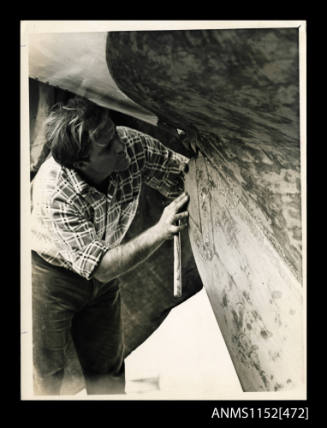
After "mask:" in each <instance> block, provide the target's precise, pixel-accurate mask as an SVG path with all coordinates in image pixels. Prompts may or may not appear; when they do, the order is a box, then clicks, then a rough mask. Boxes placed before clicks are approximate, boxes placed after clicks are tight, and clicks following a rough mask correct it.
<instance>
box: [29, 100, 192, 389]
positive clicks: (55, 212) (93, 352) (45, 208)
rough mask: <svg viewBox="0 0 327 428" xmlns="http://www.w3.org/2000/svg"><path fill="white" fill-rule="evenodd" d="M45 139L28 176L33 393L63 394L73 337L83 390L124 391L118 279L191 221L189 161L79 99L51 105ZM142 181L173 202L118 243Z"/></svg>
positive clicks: (127, 225) (129, 223)
mask: <svg viewBox="0 0 327 428" xmlns="http://www.w3.org/2000/svg"><path fill="white" fill-rule="evenodd" d="M46 138H47V141H48V143H49V144H50V145H51V157H49V159H47V160H46V161H45V162H44V163H43V164H42V165H41V167H40V169H39V171H38V173H37V174H36V176H35V178H34V180H33V183H32V234H31V235H32V241H31V242H32V284H33V360H34V368H35V369H34V380H35V382H34V385H35V386H34V388H35V393H36V394H48V395H52V394H59V393H60V387H61V383H62V379H63V375H64V366H65V351H66V348H67V344H68V339H69V335H70V334H71V335H72V339H73V342H74V345H75V348H76V351H77V354H78V357H79V360H80V363H81V367H82V370H83V373H84V377H85V383H86V390H87V393H88V394H112V393H124V388H125V373H124V342H123V336H122V325H121V313H120V294H119V282H118V279H117V278H118V277H119V276H120V275H122V274H124V273H125V272H128V271H129V270H131V269H133V268H134V267H135V266H137V265H138V264H139V263H141V262H142V261H144V260H146V259H147V258H148V257H149V256H150V255H151V254H153V252H154V251H156V250H157V249H158V248H159V247H160V245H161V244H163V242H164V241H165V240H167V239H171V238H172V237H173V236H174V234H176V233H178V232H179V231H180V230H182V229H183V228H185V227H186V226H187V216H188V213H187V211H185V209H184V211H181V210H182V208H183V207H184V206H185V205H186V203H187V202H188V195H186V194H185V193H182V194H180V193H181V192H182V190H183V179H182V177H183V174H182V172H183V170H184V168H185V166H186V164H187V162H188V159H187V158H186V157H184V156H182V155H180V154H177V153H175V152H173V151H171V150H169V149H167V148H166V147H165V146H163V145H162V144H161V143H160V142H159V141H158V140H156V139H154V138H151V137H149V136H148V135H145V134H143V133H141V132H138V131H136V130H132V129H130V128H127V127H119V126H117V127H115V125H114V124H113V122H112V121H111V119H110V117H109V115H108V112H107V110H105V109H102V108H100V107H98V106H96V105H95V104H93V103H91V102H89V101H87V100H85V99H82V98H78V97H76V98H72V99H71V100H69V102H68V103H67V105H62V104H58V105H57V106H55V108H54V109H53V111H52V112H51V113H50V115H49V117H48V119H47V122H46ZM143 183H145V184H147V185H149V186H151V187H153V188H155V189H157V190H159V191H160V192H161V193H162V194H163V195H165V196H166V197H168V198H170V199H171V198H176V199H174V200H173V201H172V202H171V203H170V204H169V205H167V206H166V208H165V209H164V210H163V213H162V215H161V218H160V220H159V221H158V222H157V223H156V224H155V225H154V226H152V227H150V228H149V229H148V230H146V231H144V232H143V233H142V234H140V235H139V236H137V237H136V238H134V239H133V240H131V241H129V242H127V243H124V244H121V241H122V239H123V237H124V236H125V234H126V232H127V230H128V228H129V226H130V225H131V223H132V220H133V218H134V216H135V213H136V209H137V205H138V200H139V197H140V192H141V188H142V184H143ZM178 195H179V196H178ZM178 220H180V222H179V221H178Z"/></svg>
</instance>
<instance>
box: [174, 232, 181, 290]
mask: <svg viewBox="0 0 327 428" xmlns="http://www.w3.org/2000/svg"><path fill="white" fill-rule="evenodd" d="M181 296H182V251H181V234H180V232H179V233H177V234H176V235H175V236H174V297H181Z"/></svg>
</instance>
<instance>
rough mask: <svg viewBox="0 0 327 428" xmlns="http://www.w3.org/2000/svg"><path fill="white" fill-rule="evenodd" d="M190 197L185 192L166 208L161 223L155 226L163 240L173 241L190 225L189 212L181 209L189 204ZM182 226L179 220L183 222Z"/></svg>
mask: <svg viewBox="0 0 327 428" xmlns="http://www.w3.org/2000/svg"><path fill="white" fill-rule="evenodd" d="M188 200H189V196H188V195H187V194H186V193H185V192H184V193H182V194H181V195H179V196H178V197H177V198H176V199H174V200H173V201H172V202H171V203H170V204H169V205H167V206H166V207H165V209H164V210H163V213H162V215H161V218H160V220H159V222H158V223H157V224H156V225H155V226H154V227H155V228H156V231H157V233H158V234H159V236H160V238H161V239H164V240H166V239H171V238H172V237H173V236H174V235H175V234H176V233H178V232H179V231H181V230H182V229H185V227H187V225H188V221H187V219H188V212H187V211H182V212H179V211H180V209H181V208H182V207H183V206H184V205H185V204H186V203H187V202H188ZM183 219H184V221H181V222H180V224H179V222H178V220H183Z"/></svg>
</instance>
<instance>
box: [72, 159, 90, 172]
mask: <svg viewBox="0 0 327 428" xmlns="http://www.w3.org/2000/svg"><path fill="white" fill-rule="evenodd" d="M73 166H74V168H75V169H80V170H83V169H85V168H86V166H87V162H86V161H84V160H79V161H75V162H74V163H73Z"/></svg>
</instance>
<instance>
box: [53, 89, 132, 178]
mask: <svg viewBox="0 0 327 428" xmlns="http://www.w3.org/2000/svg"><path fill="white" fill-rule="evenodd" d="M46 138H47V141H48V142H49V143H50V144H51V153H52V156H53V158H54V159H55V160H56V161H57V162H58V163H59V164H61V165H63V166H66V167H68V168H74V169H76V170H78V171H81V172H83V173H84V174H85V175H87V176H89V177H90V178H94V180H95V181H101V179H105V178H106V177H107V176H108V175H110V174H111V172H113V171H120V170H123V169H126V168H128V165H129V159H128V156H127V154H126V151H125V145H124V144H123V143H122V142H121V141H120V139H119V137H118V135H117V133H116V128H115V125H114V123H113V122H112V120H111V119H110V117H109V113H108V110H106V109H104V108H101V107H99V106H97V105H96V104H94V103H92V102H90V101H88V100H86V99H84V98H80V97H74V98H71V99H70V100H69V101H68V103H67V104H66V105H63V104H61V103H59V104H56V105H55V106H54V108H53V109H52V111H51V112H50V114H49V116H48V119H47V121H46Z"/></svg>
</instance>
